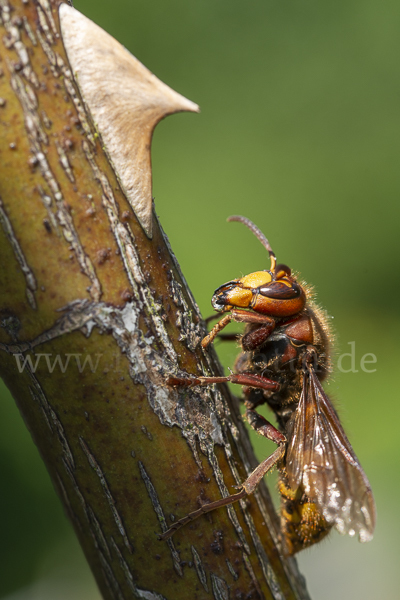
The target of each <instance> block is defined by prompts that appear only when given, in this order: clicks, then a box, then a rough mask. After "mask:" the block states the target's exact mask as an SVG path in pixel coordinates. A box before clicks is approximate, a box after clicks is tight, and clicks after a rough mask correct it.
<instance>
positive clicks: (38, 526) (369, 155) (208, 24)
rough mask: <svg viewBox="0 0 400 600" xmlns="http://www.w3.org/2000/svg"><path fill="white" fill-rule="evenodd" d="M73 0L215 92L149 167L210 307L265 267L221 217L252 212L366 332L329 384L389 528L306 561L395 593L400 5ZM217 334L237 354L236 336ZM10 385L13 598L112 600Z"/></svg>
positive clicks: (2, 583) (207, 92) (399, 481)
mask: <svg viewBox="0 0 400 600" xmlns="http://www.w3.org/2000/svg"><path fill="white" fill-rule="evenodd" d="M75 8H77V9H78V10H80V11H82V12H83V13H84V14H86V15H87V16H88V17H90V18H92V19H93V20H94V21H95V22H96V23H98V24H99V25H101V26H102V27H104V28H105V29H106V30H107V31H109V32H110V33H111V34H113V35H114V36H115V37H116V38H117V39H119V40H120V41H121V42H122V43H123V44H124V45H125V46H126V47H127V48H128V49H129V50H131V51H132V53H134V54H135V55H136V56H137V57H138V58H139V59H140V60H141V61H142V62H143V63H144V64H145V65H146V66H147V67H148V68H150V69H151V70H152V71H153V72H154V73H155V74H156V75H157V76H158V77H160V78H161V79H162V80H163V81H165V82H166V83H168V84H169V85H170V86H171V87H173V88H174V89H176V90H177V91H179V92H181V93H182V94H184V95H185V96H187V97H188V98H190V99H191V100H194V101H196V102H198V103H199V104H200V106H201V109H202V112H201V114H200V115H192V114H183V115H177V116H174V117H169V118H168V119H167V120H166V121H163V122H162V123H161V124H160V125H159V126H158V127H157V130H156V133H155V136H154V141H153V179H154V195H155V198H156V210H157V212H158V214H159V215H160V218H161V222H162V224H163V227H164V229H165V230H166V232H167V234H168V235H169V237H170V241H171V243H172V247H173V248H174V250H175V252H176V255H177V257H178V260H179V261H180V263H181V266H182V269H183V272H184V273H185V275H186V277H187V279H188V282H189V284H190V286H191V288H192V290H193V292H194V295H195V297H196V298H197V301H198V303H199V305H200V308H201V310H202V312H203V315H205V316H207V315H208V314H210V312H211V306H210V298H211V295H212V292H213V290H214V289H215V288H216V287H217V286H219V285H220V284H222V283H224V282H225V281H228V280H229V279H231V278H234V277H238V276H241V274H245V273H248V272H251V271H254V270H258V269H263V268H265V267H266V266H267V265H268V261H267V258H266V253H265V251H264V250H263V248H262V247H261V245H260V244H259V243H258V242H257V241H256V239H255V238H253V237H252V236H251V234H250V232H248V231H247V230H246V229H245V228H244V227H243V226H241V225H239V224H237V223H232V224H226V223H225V219H226V217H227V216H228V215H230V214H245V215H246V216H248V217H249V218H251V219H252V220H254V221H255V222H256V223H257V224H258V225H259V227H261V228H262V229H263V231H264V232H265V234H266V235H267V236H268V237H269V239H270V242H271V244H272V246H273V248H274V250H275V252H276V254H277V256H278V261H281V262H286V263H288V264H289V265H290V266H291V267H292V268H294V269H296V270H298V271H300V272H301V274H302V276H303V277H304V279H306V280H307V281H309V282H312V283H313V284H314V285H315V287H316V290H317V292H318V298H319V301H320V303H321V304H322V305H323V306H325V307H326V308H327V309H328V311H329V313H330V314H331V315H334V317H335V318H334V326H335V329H336V331H337V334H338V352H339V354H340V353H343V352H349V350H350V346H349V342H355V356H356V368H357V369H358V372H357V373H352V372H350V373H337V374H336V375H335V377H334V378H333V379H332V381H331V383H330V385H329V388H328V392H329V393H330V395H331V396H332V397H333V398H334V399H337V406H338V410H339V412H340V414H341V417H342V420H343V422H344V424H345V426H346V429H347V432H348V434H349V437H350V438H351V441H352V444H353V446H354V448H355V450H356V452H357V454H358V456H359V458H360V460H361V462H362V464H363V466H364V468H365V470H366V472H367V474H368V477H369V478H370V481H371V484H372V487H373V489H374V492H375V497H376V502H377V508H378V522H377V529H376V535H375V538H374V540H373V542H372V543H370V544H365V545H361V544H359V543H358V542H357V541H356V540H353V539H349V538H342V537H341V536H339V535H338V534H337V533H336V532H334V533H333V534H332V535H331V536H330V537H329V540H328V541H326V542H322V543H321V544H320V545H318V546H317V547H315V548H314V549H312V550H309V551H306V552H304V553H303V554H301V555H300V556H299V562H300V566H301V568H302V571H303V572H304V575H305V576H306V579H307V582H308V586H309V590H310V593H311V596H312V598H313V599H314V600H321V599H322V600H333V599H334V598H335V599H336V598H338V597H340V598H343V599H345V600H347V599H350V598H357V599H358V598H363V600H370V599H371V600H372V599H374V600H375V599H376V598H383V599H386V598H388V599H392V598H398V597H399V596H400V593H399V591H398V590H399V584H400V577H399V567H398V556H399V543H400V527H399V508H398V503H399V497H400V478H399V467H400V451H399V441H398V439H399V434H398V427H399V422H400V404H399V393H398V387H399V386H398V378H399V374H398V371H399V368H398V365H399V352H398V339H399V330H400V324H399V314H398V311H399V306H398V305H399V300H398V299H399V294H400V288H399V242H398V239H399V233H398V230H399V217H400V215H399V213H400V208H399V194H400V177H399V168H398V161H399V156H400V135H399V126H400V106H399V100H400V80H399V66H398V57H399V55H400V37H399V34H398V30H399V25H400V4H397V3H394V2H385V1H384V2H379V3H377V2H373V1H372V0H345V1H344V0H338V1H337V2H335V3H321V2H316V1H311V0H303V1H302V2H298V1H294V0H287V1H286V2H285V1H282V0H279V1H278V0H263V1H257V2H256V1H252V0H248V1H247V2H243V0H240V1H239V0H230V1H229V2H223V1H221V0H202V1H201V2H199V1H198V0H196V1H193V0H186V1H183V0H175V2H165V0H164V1H161V0H157V1H155V0H146V1H144V0H113V2H112V3H111V2H110V1H109V0H96V1H94V0H76V1H75ZM122 84H123V83H122ZM233 327H234V326H232V329H233ZM219 350H220V354H221V357H222V360H223V362H224V365H225V367H227V366H228V365H232V363H233V361H234V358H235V355H236V353H237V349H235V347H234V345H233V346H230V347H228V346H227V345H223V344H220V345H219ZM366 353H373V354H375V356H376V358H377V363H376V365H368V368H374V367H376V371H375V372H373V373H366V372H364V371H362V370H361V368H360V360H361V358H362V356H363V355H365V354H366ZM343 366H345V367H346V368H350V361H349V358H347V361H346V359H345V360H344V361H343ZM1 395H2V397H1V403H0V476H1V487H2V491H1V494H0V514H1V518H0V532H1V544H0V564H1V565H2V567H1V577H0V598H2V599H3V598H7V599H8V600H11V599H12V600H70V599H74V600H98V597H99V596H98V592H97V590H96V587H95V584H94V583H93V581H92V579H91V576H90V574H89V571H88V568H87V567H86V565H85V562H84V559H83V556H82V554H81V551H80V550H79V547H78V545H77V542H76V541H75V539H74V534H73V533H72V531H71V528H70V526H69V524H68V523H67V522H66V520H65V517H64V515H63V512H62V509H61V507H60V506H59V502H58V499H57V498H56V496H55V493H54V491H53V489H52V486H51V483H50V482H49V479H48V477H47V474H46V472H45V470H44V467H43V465H42V463H41V460H40V458H39V456H38V453H37V451H36V448H35V447H34V446H33V444H32V442H31V440H30V437H29V434H28V432H27V431H26V429H25V427H24V425H23V422H22V420H21V418H20V416H19V414H18V411H17V409H16V408H15V406H14V404H13V401H12V400H11V398H10V397H9V395H8V393H7V392H6V391H3V390H2V391H1ZM256 448H257V452H258V454H259V456H260V457H263V456H265V455H266V454H267V452H269V451H270V446H268V443H267V442H264V441H263V440H258V439H257V440H256ZM270 481H271V483H272V485H273V481H274V479H273V476H270ZM396 557H397V558H396ZM171 600H173V599H171Z"/></svg>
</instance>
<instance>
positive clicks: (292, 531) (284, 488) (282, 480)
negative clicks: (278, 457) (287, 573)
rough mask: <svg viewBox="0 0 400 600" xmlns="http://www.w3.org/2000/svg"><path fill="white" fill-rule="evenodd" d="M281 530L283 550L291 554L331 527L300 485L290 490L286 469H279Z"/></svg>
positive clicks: (317, 538) (316, 540)
mask: <svg viewBox="0 0 400 600" xmlns="http://www.w3.org/2000/svg"><path fill="white" fill-rule="evenodd" d="M279 493H280V496H281V531H282V538H283V539H282V541H283V544H284V546H285V550H286V552H287V553H288V554H290V555H292V554H295V553H296V552H299V551H300V550H304V549H305V548H308V547H309V546H312V545H313V544H316V543H317V542H319V541H321V540H322V539H323V538H324V537H325V536H326V535H328V533H329V532H330V530H331V529H332V525H330V524H329V523H327V521H326V519H325V518H324V517H323V516H322V514H321V511H320V510H319V508H318V507H317V505H316V504H315V502H312V501H311V500H310V499H309V498H308V497H307V496H306V494H305V493H304V490H303V488H302V487H299V488H298V489H297V490H292V489H291V488H290V486H289V483H288V479H287V476H286V471H285V469H284V468H281V469H280V473H279Z"/></svg>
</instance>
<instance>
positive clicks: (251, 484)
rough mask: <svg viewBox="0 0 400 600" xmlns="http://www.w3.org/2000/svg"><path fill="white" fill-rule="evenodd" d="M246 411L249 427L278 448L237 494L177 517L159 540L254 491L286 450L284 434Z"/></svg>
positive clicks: (252, 412)
mask: <svg viewBox="0 0 400 600" xmlns="http://www.w3.org/2000/svg"><path fill="white" fill-rule="evenodd" d="M247 412H248V413H251V414H249V415H247V413H246V418H247V419H248V421H249V423H250V425H251V427H253V429H255V430H256V431H257V432H258V433H260V434H261V435H263V436H265V437H266V438H268V439H269V440H271V441H273V442H275V443H276V444H278V448H277V449H276V450H275V451H274V452H273V453H272V454H271V456H268V458H266V459H265V460H263V461H262V462H261V463H260V464H259V465H258V467H256V468H255V469H254V471H253V472H252V473H251V474H250V475H249V477H248V478H247V479H246V481H244V482H243V483H242V485H241V486H240V487H241V488H242V489H241V490H240V492H238V493H237V494H232V495H231V496H227V497H226V498H221V500H217V501H216V502H210V503H209V504H205V505H204V506H201V507H200V508H199V509H198V510H195V511H193V512H191V513H189V514H188V515H186V517H183V518H182V519H179V521H176V522H175V523H174V524H173V525H171V527H170V528H169V529H168V530H167V531H166V532H165V533H163V534H162V535H159V536H158V539H159V540H162V541H165V540H168V539H169V538H170V537H171V536H172V535H173V534H174V533H175V531H176V530H177V529H180V528H181V527H183V526H184V525H186V524H187V523H190V521H194V520H195V519H197V518H198V517H201V515H204V514H205V513H208V512H210V511H212V510H215V509H216V508H221V507H222V506H227V505H229V504H233V503H234V502H237V501H238V500H242V499H243V498H245V497H246V496H247V495H248V494H251V493H252V492H254V490H255V488H256V487H257V485H258V484H259V483H260V481H261V479H262V478H263V477H264V475H265V474H266V473H267V472H268V471H269V470H270V469H272V467H273V466H274V465H275V464H276V463H277V462H278V461H279V460H280V459H281V458H282V457H283V456H284V454H285V451H286V438H285V436H284V435H283V434H282V433H280V431H278V430H277V429H276V428H275V427H274V426H273V425H272V424H271V423H269V422H268V421H267V420H266V419H264V417H262V416H261V415H258V414H257V413H256V412H255V411H247Z"/></svg>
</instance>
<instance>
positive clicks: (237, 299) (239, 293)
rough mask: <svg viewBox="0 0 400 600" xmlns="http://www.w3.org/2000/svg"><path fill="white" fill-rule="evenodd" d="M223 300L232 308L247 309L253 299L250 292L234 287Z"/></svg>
mask: <svg viewBox="0 0 400 600" xmlns="http://www.w3.org/2000/svg"><path fill="white" fill-rule="evenodd" d="M225 298H226V299H227V301H228V302H229V304H232V305H233V306H239V307H240V308H248V307H249V305H250V302H251V301H252V298H253V292H252V291H251V290H244V289H242V288H240V287H235V288H233V289H232V290H230V291H229V292H228V293H227V294H226V296H225Z"/></svg>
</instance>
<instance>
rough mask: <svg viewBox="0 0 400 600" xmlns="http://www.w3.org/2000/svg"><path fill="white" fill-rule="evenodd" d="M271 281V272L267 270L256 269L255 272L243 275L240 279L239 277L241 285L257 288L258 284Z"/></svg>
mask: <svg viewBox="0 0 400 600" xmlns="http://www.w3.org/2000/svg"><path fill="white" fill-rule="evenodd" d="M271 281H272V277H271V273H268V271H256V272H255V273H250V275H245V276H244V277H242V279H239V283H241V284H242V285H243V287H245V288H250V289H254V288H258V287H260V285H265V284H267V283H270V282H271Z"/></svg>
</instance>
